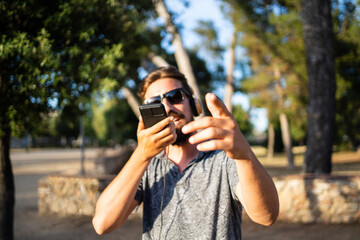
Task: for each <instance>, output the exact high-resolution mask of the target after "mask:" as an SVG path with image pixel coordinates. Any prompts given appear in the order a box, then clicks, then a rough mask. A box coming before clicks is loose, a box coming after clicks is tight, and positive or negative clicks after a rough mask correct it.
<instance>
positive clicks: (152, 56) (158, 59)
mask: <svg viewBox="0 0 360 240" xmlns="http://www.w3.org/2000/svg"><path fill="white" fill-rule="evenodd" d="M148 58H149V59H150V60H151V62H152V63H153V64H155V65H156V66H157V67H167V66H169V64H168V63H167V62H166V61H165V59H163V58H162V57H160V56H158V55H156V54H155V53H152V52H151V53H149V54H148Z"/></svg>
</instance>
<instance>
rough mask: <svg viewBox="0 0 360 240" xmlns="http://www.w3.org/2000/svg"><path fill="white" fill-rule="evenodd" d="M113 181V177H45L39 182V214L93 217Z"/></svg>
mask: <svg viewBox="0 0 360 240" xmlns="http://www.w3.org/2000/svg"><path fill="white" fill-rule="evenodd" d="M112 179H113V176H104V177H96V178H95V177H93V178H91V177H70V176H48V177H45V178H43V179H41V180H40V181H39V187H38V197H39V199H38V207H39V213H40V214H59V215H87V216H92V215H93V214H94V210H95V204H96V201H97V199H98V197H99V195H100V193H101V192H102V191H103V190H104V189H105V187H106V186H107V185H108V184H109V183H110V181H111V180H112Z"/></svg>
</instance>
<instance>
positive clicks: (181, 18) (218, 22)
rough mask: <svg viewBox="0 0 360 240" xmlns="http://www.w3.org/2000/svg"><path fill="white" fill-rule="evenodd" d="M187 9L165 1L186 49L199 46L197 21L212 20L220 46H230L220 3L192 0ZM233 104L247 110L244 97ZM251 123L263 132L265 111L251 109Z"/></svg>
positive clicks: (228, 26)
mask: <svg viewBox="0 0 360 240" xmlns="http://www.w3.org/2000/svg"><path fill="white" fill-rule="evenodd" d="M188 2H189V7H188V8H186V7H185V6H184V4H182V3H181V0H167V1H166V5H167V7H168V8H169V9H170V10H171V11H173V12H176V13H177V14H178V15H177V18H176V22H177V23H181V24H182V26H183V28H182V29H181V36H182V39H183V42H184V45H185V46H186V47H187V48H192V47H193V46H195V45H199V44H200V39H199V38H198V37H197V35H196V33H194V32H193V29H194V28H195V27H196V26H197V22H198V20H212V21H213V22H214V24H215V28H216V29H217V30H218V36H219V41H220V43H221V45H223V46H227V45H230V37H231V35H232V30H233V26H232V24H231V23H230V22H229V21H227V20H226V18H225V17H224V15H223V13H222V12H221V9H220V2H219V1H216V0H193V1H190V0H189V1H188ZM242 52H243V51H237V54H238V55H237V56H236V57H237V58H238V59H239V58H241V57H242V56H241V54H242ZM199 55H200V56H201V57H202V58H203V59H205V60H208V59H210V58H209V57H208V56H206V55H205V54H204V53H202V52H200V53H199ZM224 61H225V66H226V65H227V64H226V63H227V62H228V61H229V56H228V53H225V55H224ZM216 94H217V95H219V96H220V97H222V96H223V95H224V89H219V90H218V92H216ZM232 101H233V104H241V105H242V106H243V108H244V109H245V110H248V109H249V99H248V97H247V96H246V95H244V94H241V93H237V94H235V95H234V96H233V99H232ZM251 121H252V123H253V124H254V125H255V129H256V130H257V131H260V132H262V131H265V130H266V128H267V125H268V121H267V112H266V110H265V109H253V110H251Z"/></svg>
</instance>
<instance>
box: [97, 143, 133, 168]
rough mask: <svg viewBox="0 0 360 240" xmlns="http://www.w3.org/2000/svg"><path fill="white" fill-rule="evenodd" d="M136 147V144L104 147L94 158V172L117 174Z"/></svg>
mask: <svg viewBox="0 0 360 240" xmlns="http://www.w3.org/2000/svg"><path fill="white" fill-rule="evenodd" d="M134 149H135V145H134V144H132V145H126V146H122V147H119V148H115V149H110V148H108V149H102V150H100V151H99V152H98V154H97V157H96V158H95V159H94V166H95V167H94V174H97V175H106V174H117V173H118V172H120V170H121V169H122V168H123V166H124V165H125V164H126V162H127V161H128V159H129V158H130V156H131V154H132V153H133V151H134Z"/></svg>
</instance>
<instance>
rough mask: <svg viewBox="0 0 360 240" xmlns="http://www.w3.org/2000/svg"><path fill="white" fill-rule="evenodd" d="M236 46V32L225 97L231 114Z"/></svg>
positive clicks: (232, 45)
mask: <svg viewBox="0 0 360 240" xmlns="http://www.w3.org/2000/svg"><path fill="white" fill-rule="evenodd" d="M235 44H236V31H235V30H234V32H233V35H232V38H231V46H230V63H229V68H228V72H227V76H226V85H225V96H224V103H225V105H226V107H227V109H228V110H229V111H230V112H232V103H231V98H232V96H233V94H234V67H235Z"/></svg>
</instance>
